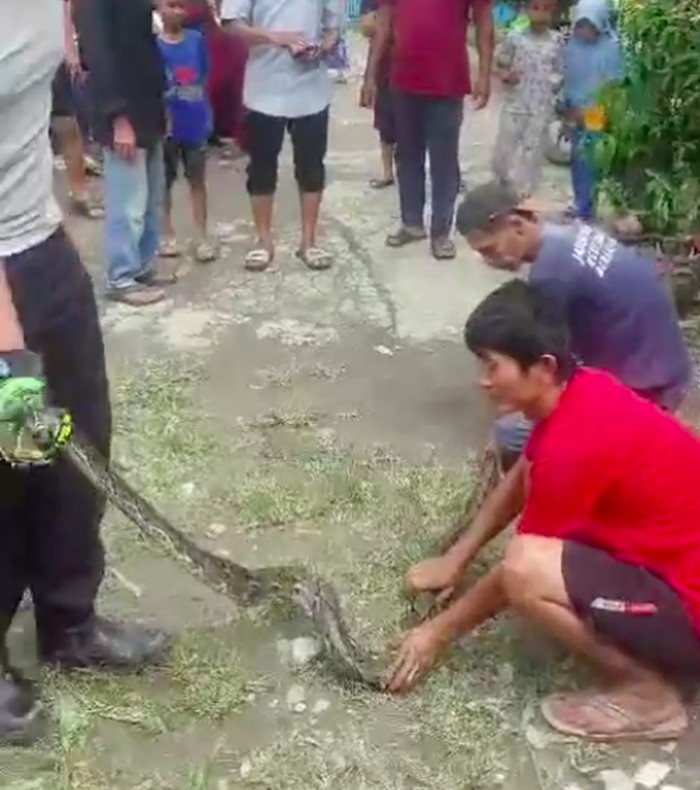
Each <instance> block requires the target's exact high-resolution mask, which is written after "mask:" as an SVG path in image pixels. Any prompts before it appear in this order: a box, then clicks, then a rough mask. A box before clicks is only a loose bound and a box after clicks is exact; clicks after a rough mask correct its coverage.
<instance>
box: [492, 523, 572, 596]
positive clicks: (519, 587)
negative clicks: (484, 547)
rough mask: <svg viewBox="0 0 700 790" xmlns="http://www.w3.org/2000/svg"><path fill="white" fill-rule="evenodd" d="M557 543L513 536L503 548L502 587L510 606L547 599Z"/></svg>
mask: <svg viewBox="0 0 700 790" xmlns="http://www.w3.org/2000/svg"><path fill="white" fill-rule="evenodd" d="M558 544H559V541H556V540H553V539H552V538H544V537H541V536H539V535H516V537H514V538H513V539H512V540H511V541H510V543H509V544H508V547H507V548H506V552H505V556H504V558H503V562H502V579H503V587H504V591H505V594H506V597H507V598H508V601H509V603H510V604H511V605H512V606H514V607H515V608H518V606H519V605H522V604H524V603H526V602H527V601H530V600H532V599H533V598H539V597H546V587H547V579H548V578H549V576H550V573H548V570H550V569H551V564H552V562H553V561H555V562H556V558H555V557H554V555H555V554H556V553H557V550H558V549H557V546H558Z"/></svg>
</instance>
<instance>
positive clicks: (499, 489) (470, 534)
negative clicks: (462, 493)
mask: <svg viewBox="0 0 700 790" xmlns="http://www.w3.org/2000/svg"><path fill="white" fill-rule="evenodd" d="M526 480H527V461H526V460H525V457H524V456H520V458H519V459H518V460H517V462H516V463H515V464H514V465H513V466H512V467H511V469H509V470H508V472H506V474H505V475H504V476H503V479H502V480H501V481H500V482H499V483H498V485H497V486H496V488H495V489H494V490H493V491H492V492H491V494H490V495H489V496H488V497H487V498H486V501H485V502H484V504H483V506H482V508H481V510H480V511H479V512H478V513H477V515H476V518H475V519H474V521H473V522H472V525H471V527H470V529H469V530H468V531H467V532H466V533H465V534H464V535H462V537H461V538H460V539H459V540H458V541H457V543H455V545H454V546H453V547H452V548H451V549H450V550H449V551H448V552H447V556H450V557H451V558H452V559H454V560H455V561H456V562H458V563H459V564H460V566H461V567H462V568H465V567H466V566H467V565H468V564H469V563H470V562H471V561H472V560H473V559H474V558H475V557H476V555H477V554H478V553H479V551H481V549H482V548H483V547H484V546H485V545H486V544H487V543H489V542H490V541H492V540H493V539H494V538H495V537H496V535H500V533H501V532H503V530H504V529H505V528H506V527H507V526H508V525H509V524H510V523H511V521H513V519H514V518H515V517H516V516H517V515H518V514H519V513H520V512H521V511H522V509H523V507H524V506H525V483H526Z"/></svg>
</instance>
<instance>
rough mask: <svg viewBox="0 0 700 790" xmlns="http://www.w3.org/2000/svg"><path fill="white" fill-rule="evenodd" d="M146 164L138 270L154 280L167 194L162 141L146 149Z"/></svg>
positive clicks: (139, 277)
mask: <svg viewBox="0 0 700 790" xmlns="http://www.w3.org/2000/svg"><path fill="white" fill-rule="evenodd" d="M145 166H146V207H145V210H144V214H143V232H142V234H141V239H140V241H139V258H140V261H141V270H140V271H139V272H138V274H137V278H138V279H144V278H145V279H148V280H149V281H152V279H153V278H152V277H151V273H152V272H153V269H154V266H155V260H156V258H157V256H158V247H159V246H160V228H161V222H162V217H163V202H164V195H165V159H164V157H163V144H162V143H157V144H156V145H153V146H151V147H150V148H149V149H148V150H147V151H146V162H145ZM174 281H175V278H174V277H166V278H163V283H162V284H167V283H171V282H174Z"/></svg>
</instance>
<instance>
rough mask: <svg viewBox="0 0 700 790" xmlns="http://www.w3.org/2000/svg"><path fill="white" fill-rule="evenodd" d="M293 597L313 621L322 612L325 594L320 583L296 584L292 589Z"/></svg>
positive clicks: (302, 582)
mask: <svg viewBox="0 0 700 790" xmlns="http://www.w3.org/2000/svg"><path fill="white" fill-rule="evenodd" d="M292 596H293V598H294V600H295V601H296V602H297V603H298V604H299V605H300V606H301V608H302V609H303V610H304V612H305V613H306V614H307V616H308V617H310V618H311V619H312V620H313V619H315V618H316V616H317V615H318V613H319V612H320V611H321V607H322V605H323V597H322V596H323V594H322V590H321V585H320V584H319V583H318V582H316V581H313V580H308V581H298V582H296V583H295V584H294V586H293V587H292Z"/></svg>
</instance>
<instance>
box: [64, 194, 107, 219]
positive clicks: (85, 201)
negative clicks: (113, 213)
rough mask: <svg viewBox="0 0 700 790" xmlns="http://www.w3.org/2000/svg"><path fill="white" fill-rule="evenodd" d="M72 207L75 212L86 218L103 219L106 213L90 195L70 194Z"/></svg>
mask: <svg viewBox="0 0 700 790" xmlns="http://www.w3.org/2000/svg"><path fill="white" fill-rule="evenodd" d="M70 207H71V210H72V211H73V213H74V214H77V215H78V216H80V217H85V219H103V217H104V215H105V211H104V209H103V208H102V206H101V205H100V204H99V203H97V202H96V201H95V200H93V199H92V198H90V197H79V196H77V195H70Z"/></svg>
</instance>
